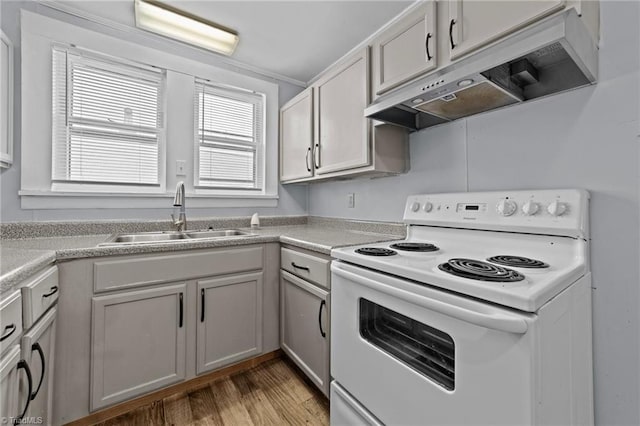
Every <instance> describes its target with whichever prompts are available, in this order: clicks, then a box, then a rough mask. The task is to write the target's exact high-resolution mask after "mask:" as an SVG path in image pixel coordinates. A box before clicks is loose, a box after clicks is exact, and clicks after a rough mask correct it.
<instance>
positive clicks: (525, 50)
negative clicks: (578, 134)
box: [365, 9, 598, 130]
mask: <svg viewBox="0 0 640 426" xmlns="http://www.w3.org/2000/svg"><path fill="white" fill-rule="evenodd" d="M597 73H598V47H597V45H596V43H595V42H594V40H593V38H592V37H591V34H590V33H589V31H588V30H587V28H586V26H585V25H584V23H583V22H582V20H581V18H580V17H579V16H578V15H577V13H576V11H575V9H570V10H568V11H566V12H563V13H562V14H559V15H556V16H553V17H550V18H547V19H545V20H544V21H541V22H539V23H538V24H535V25H532V26H531V27H528V28H526V29H524V30H521V31H519V32H517V33H515V34H513V35H511V36H509V37H507V38H506V39H504V40H501V41H499V42H497V43H494V44H492V45H490V46H488V47H487V48H484V49H483V50H481V51H478V52H476V53H474V54H472V55H470V56H468V57H466V58H464V59H462V60H460V61H457V62H455V63H453V64H451V65H448V66H445V67H444V68H442V69H441V70H438V71H436V72H435V73H432V74H429V75H428V76H425V77H423V78H421V79H418V80H416V81H414V82H413V83H410V84H408V85H406V86H404V87H401V88H399V89H396V90H394V91H392V92H390V93H388V94H386V95H383V96H382V97H380V98H378V99H377V100H376V101H375V102H374V103H373V104H371V105H369V106H368V107H367V108H366V109H365V116H366V117H368V118H372V119H376V120H379V121H383V122H387V123H391V124H396V125H399V126H402V127H406V128H408V129H410V130H419V129H423V128H425V127H430V126H435V125H437V124H441V123H446V122H448V121H453V120H456V119H458V118H462V117H468V116H470V115H474V114H478V113H481V112H485V111H489V110H492V109H496V108H501V107H505V106H508V105H512V104H516V103H520V102H524V101H526V100H529V99H535V98H539V97H542V96H547V95H551V94H554V93H559V92H562V91H565V90H569V89H574V88H576V87H580V86H585V85H588V84H592V83H594V82H595V81H596V79H597Z"/></svg>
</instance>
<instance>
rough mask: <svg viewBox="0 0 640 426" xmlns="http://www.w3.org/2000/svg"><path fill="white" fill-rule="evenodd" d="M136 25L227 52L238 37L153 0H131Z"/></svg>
mask: <svg viewBox="0 0 640 426" xmlns="http://www.w3.org/2000/svg"><path fill="white" fill-rule="evenodd" d="M135 11H136V26H137V27H138V28H142V29H144V30H147V31H152V32H154V33H158V34H161V35H163V36H167V37H171V38H175V39H177V40H180V41H184V42H186V43H190V44H194V45H196V46H199V47H203V48H205V49H208V50H213V51H215V52H218V53H222V54H225V55H231V54H232V53H233V51H234V50H235V49H236V46H237V45H238V41H239V37H238V36H237V35H236V34H234V33H233V32H231V31H229V30H226V29H223V28H220V27H219V26H217V25H215V24H214V23H205V21H204V20H201V19H196V18H195V17H191V16H188V14H187V13H185V12H181V11H179V10H177V9H174V8H172V7H171V6H166V5H163V4H162V3H159V2H156V1H146V0H135Z"/></svg>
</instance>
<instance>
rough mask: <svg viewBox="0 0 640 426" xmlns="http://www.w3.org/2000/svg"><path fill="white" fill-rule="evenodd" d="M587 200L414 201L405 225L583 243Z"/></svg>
mask: <svg viewBox="0 0 640 426" xmlns="http://www.w3.org/2000/svg"><path fill="white" fill-rule="evenodd" d="M588 200H589V193H588V192H587V191H584V190H578V189H562V190H540V191H496V192H462V193H450V194H427V195H412V196H409V198H408V199H407V204H406V207H405V213H404V221H405V223H408V224H414V225H432V226H447V227H456V228H471V229H486V230H499V231H512V232H531V233H536V234H549V235H564V236H572V237H576V238H586V237H587V235H588V220H587V218H588Z"/></svg>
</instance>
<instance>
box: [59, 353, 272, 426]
mask: <svg viewBox="0 0 640 426" xmlns="http://www.w3.org/2000/svg"><path fill="white" fill-rule="evenodd" d="M281 356H282V350H281V349H278V350H276V351H273V352H269V353H266V354H263V355H260V356H257V357H255V358H251V359H248V360H246V361H242V362H239V363H237V364H234V365H231V366H229V367H225V368H222V369H220V370H216V371H212V372H211V373H207V374H204V375H202V376H198V377H194V378H193V379H191V380H187V381H185V382H182V383H177V384H175V385H172V386H169V387H166V388H164V389H160V390H158V391H155V392H153V393H150V394H147V395H144V396H141V397H138V398H136V399H132V400H130V401H126V402H122V403H120V404H118V405H114V406H113V407H109V408H105V409H104V410H100V411H96V412H95V413H91V414H89V415H88V416H87V417H83V418H81V419H78V420H74V421H72V422H70V423H67V425H71V426H90V425H94V424H96V423H100V422H104V421H106V420H109V419H112V418H114V417H118V416H120V415H122V414H125V413H128V412H129V411H132V410H135V409H136V408H140V407H143V406H145V405H148V404H151V403H152V402H153V401H157V400H159V399H163V398H166V397H169V396H171V395H173V394H176V393H180V392H189V391H191V390H193V389H197V388H199V387H202V386H203V385H206V384H207V383H210V382H213V381H215V380H217V379H219V378H221V377H226V376H229V375H231V374H234V373H238V372H241V371H245V370H249V369H251V368H253V367H256V366H257V365H260V364H262V363H263V362H267V361H270V360H272V359H276V358H280V357H281Z"/></svg>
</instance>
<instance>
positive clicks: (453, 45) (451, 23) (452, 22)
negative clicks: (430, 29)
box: [449, 19, 456, 50]
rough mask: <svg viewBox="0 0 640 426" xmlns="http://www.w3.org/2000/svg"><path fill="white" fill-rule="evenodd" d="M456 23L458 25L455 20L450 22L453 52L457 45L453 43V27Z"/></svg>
mask: <svg viewBox="0 0 640 426" xmlns="http://www.w3.org/2000/svg"><path fill="white" fill-rule="evenodd" d="M455 23H456V20H455V19H452V20H451V21H450V22H449V41H451V50H453V49H455V48H456V45H455V43H454V42H453V26H454V25H455Z"/></svg>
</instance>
